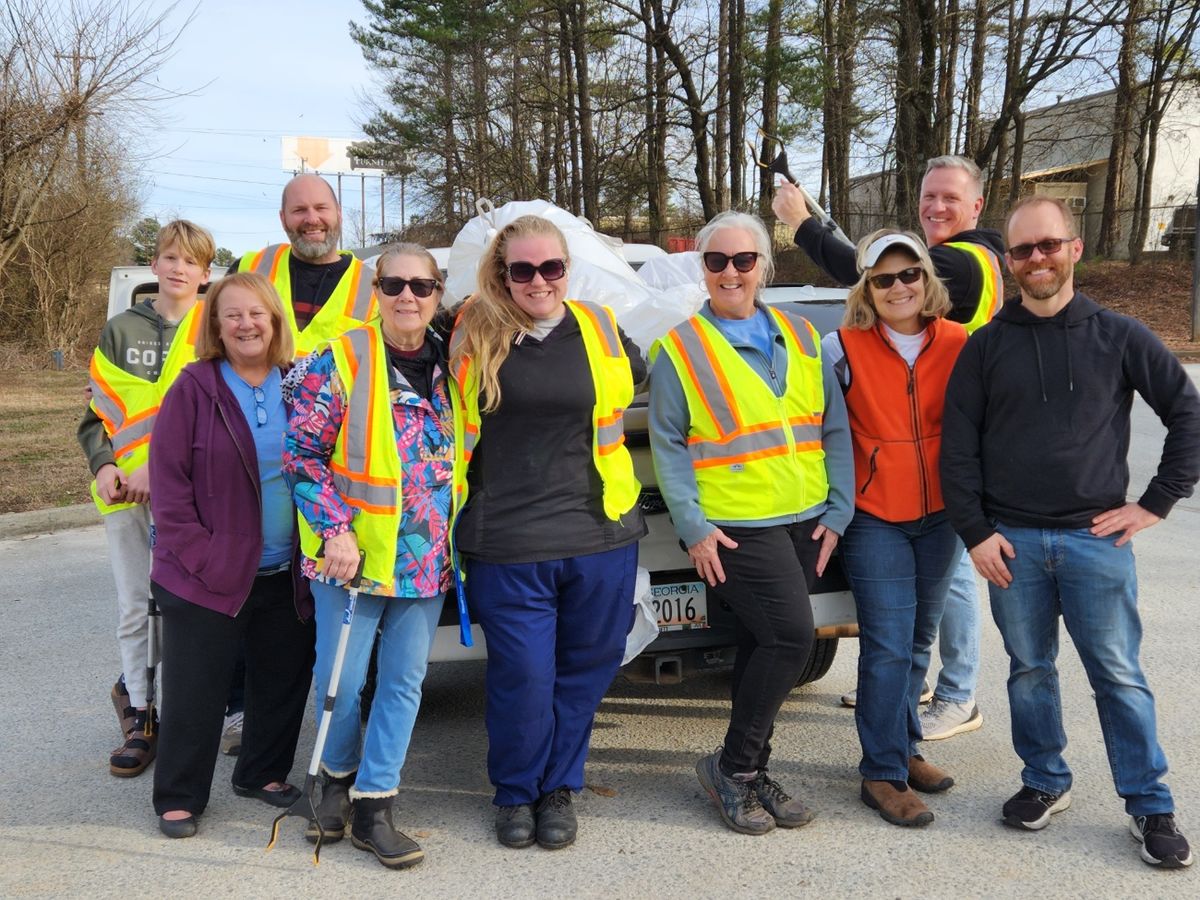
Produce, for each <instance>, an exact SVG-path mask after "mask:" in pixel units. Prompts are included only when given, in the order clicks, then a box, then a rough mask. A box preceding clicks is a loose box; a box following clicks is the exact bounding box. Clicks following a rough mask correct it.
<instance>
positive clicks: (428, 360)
mask: <svg viewBox="0 0 1200 900" xmlns="http://www.w3.org/2000/svg"><path fill="white" fill-rule="evenodd" d="M376 272H377V276H376V280H375V285H376V295H377V297H378V299H379V311H380V319H377V320H374V321H372V322H368V323H367V324H366V325H364V326H362V327H361V328H357V329H354V330H352V331H349V332H347V333H346V334H345V335H343V336H342V337H340V338H338V339H337V340H335V341H333V342H332V343H331V344H330V345H329V348H328V349H326V350H325V351H324V352H322V353H321V355H320V356H318V357H316V359H314V360H312V361H311V363H310V365H309V367H308V371H307V373H306V374H305V375H304V377H303V379H302V380H301V381H300V383H299V386H298V387H297V388H296V390H295V393H294V402H295V412H294V413H293V416H292V420H291V425H290V429H289V433H288V435H287V440H286V445H285V447H284V454H283V470H284V473H285V474H286V475H287V477H288V479H289V481H290V482H291V484H292V487H293V494H294V497H295V501H296V506H297V508H298V509H299V511H300V517H301V549H302V551H303V555H304V559H303V562H302V570H303V572H304V574H305V575H306V576H307V577H308V578H309V579H311V580H312V587H313V595H314V598H315V601H316V619H317V662H316V671H315V674H316V682H317V696H318V697H321V696H324V695H325V693H326V690H327V688H328V685H329V680H330V677H331V674H332V666H333V657H334V654H335V651H336V647H337V640H338V633H339V631H340V629H341V623H342V614H343V609H344V607H345V603H346V596H347V592H346V588H345V586H344V585H345V584H346V582H348V581H349V580H350V579H352V578H353V577H354V576H355V574H356V572H357V570H358V568H359V565H360V563H359V551H360V550H362V551H363V552H364V553H365V560H364V563H363V574H362V581H361V593H360V594H359V597H358V604H357V607H356V610H355V613H354V620H353V625H352V628H351V632H350V641H349V644H348V646H347V648H346V659H345V663H344V666H343V668H342V674H341V682H340V685H339V688H338V695H337V702H336V703H335V705H334V709H333V716H332V721H331V724H330V730H329V736H328V739H327V743H326V745H325V752H324V757H323V759H322V763H321V768H322V770H323V774H324V777H325V789H324V791H323V793H322V799H321V803H320V806H319V807H318V809H317V815H318V818H319V819H320V822H321V826H322V828H323V830H324V832H325V839H326V840H327V841H328V840H330V839H331V837H332V839H334V840H336V839H338V838H340V837H342V836H344V833H345V831H346V829H347V825H348V824H349V826H350V827H349V830H350V836H351V840H352V841H353V843H354V846H356V847H358V848H360V849H363V850H370V851H372V852H373V853H374V854H375V856H376V857H377V858H378V859H379V861H380V862H381V863H383V864H384V865H385V866H388V867H389V868H404V867H407V866H411V865H414V864H416V863H417V862H420V860H421V859H422V858H423V857H424V853H423V851H422V850H421V848H420V847H419V846H418V845H417V844H416V842H415V841H413V840H411V839H410V838H408V837H406V836H405V835H403V834H401V833H400V832H398V831H396V830H395V828H394V827H393V825H392V818H391V816H392V801H393V799H394V798H395V796H396V794H397V793H398V791H399V786H400V770H401V768H402V767H403V765H404V758H405V755H406V754H407V752H408V743H409V738H410V736H411V734H412V729H413V723H414V722H415V720H416V717H417V709H418V707H419V706H420V702H421V682H422V681H423V680H424V678H425V668H426V663H427V661H428V658H429V649H430V647H431V645H432V643H433V636H434V632H435V631H436V629H437V623H438V618H439V616H440V613H441V609H442V600H443V597H444V593H445V591H446V589H447V588H448V587H449V583H450V569H449V564H448V556H447V522H448V518H449V512H450V493H451V473H452V469H453V458H454V450H453V438H454V427H453V417H452V415H451V408H450V399H449V394H448V392H447V388H446V378H445V372H446V363H445V351H444V348H443V345H442V341H441V339H440V338H438V337H437V336H436V335H435V334H434V333H433V332H432V331H431V330H430V329H429V327H428V326H429V322H430V320H431V319H432V318H433V314H434V311H435V310H436V309H437V305H438V301H439V299H440V297H441V291H442V282H441V274H440V272H439V270H438V267H437V264H436V263H435V262H434V259H433V257H432V256H431V255H430V254H429V253H428V252H427V251H425V250H424V249H423V248H421V247H419V246H417V245H415V244H399V245H396V246H394V247H391V248H389V249H388V250H386V251H385V252H384V253H383V255H382V256H381V257H380V259H379V263H378V265H377V266H376ZM377 629H378V630H379V632H380V638H379V653H378V676H377V678H378V680H377V686H376V691H375V698H374V701H373V703H372V705H371V712H370V716H369V718H368V719H367V724H366V731H365V734H362V735H360V728H361V726H360V724H359V722H360V720H359V691H360V690H361V689H362V686H363V682H364V680H365V678H366V672H367V666H368V663H369V661H370V657H371V648H372V644H373V641H374V638H375V632H376V630H377ZM360 736H361V738H362V749H361V752H360V750H359V740H360ZM352 803H353V817H352V818H353V822H352V823H351V822H350V820H351V804H352ZM316 837H317V829H316V827H315V825H314V826H312V827H310V829H309V839H310V840H314V841H315V840H316Z"/></svg>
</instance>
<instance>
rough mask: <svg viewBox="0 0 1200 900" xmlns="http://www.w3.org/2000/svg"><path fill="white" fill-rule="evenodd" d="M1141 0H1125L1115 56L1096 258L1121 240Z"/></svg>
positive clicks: (1109, 252) (1110, 250) (1109, 251)
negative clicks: (1109, 128)
mask: <svg viewBox="0 0 1200 900" xmlns="http://www.w3.org/2000/svg"><path fill="white" fill-rule="evenodd" d="M1144 5H1145V4H1144V0H1128V6H1127V8H1126V10H1125V22H1124V23H1123V25H1122V27H1121V50H1120V52H1119V53H1118V54H1117V92H1116V95H1115V97H1114V98H1113V118H1112V143H1111V145H1110V147H1109V151H1108V172H1107V174H1106V176H1105V179H1104V209H1103V211H1102V212H1101V215H1100V237H1099V239H1098V240H1097V242H1096V248H1095V249H1096V254H1097V255H1098V256H1104V257H1107V256H1111V255H1112V252H1113V249H1114V248H1115V247H1116V244H1117V241H1118V239H1119V238H1120V227H1119V224H1118V223H1119V221H1120V220H1119V218H1118V216H1119V210H1120V208H1121V206H1122V205H1123V203H1122V201H1123V200H1124V199H1125V193H1126V191H1125V174H1126V170H1127V169H1128V168H1129V152H1130V146H1129V144H1130V138H1131V137H1132V136H1133V104H1134V94H1135V91H1136V81H1137V71H1136V68H1135V66H1134V53H1135V44H1136V43H1137V40H1138V25H1139V23H1140V21H1141V18H1142V13H1143V7H1144Z"/></svg>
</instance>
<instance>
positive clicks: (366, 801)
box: [350, 795, 425, 869]
mask: <svg viewBox="0 0 1200 900" xmlns="http://www.w3.org/2000/svg"><path fill="white" fill-rule="evenodd" d="M395 799H396V797H395V795H392V796H389V797H359V798H358V799H357V800H355V801H354V821H353V824H351V826H350V843H352V844H353V845H354V846H355V847H357V848H358V849H359V850H369V851H371V852H372V853H374V854H375V858H376V859H377V860H379V861H380V862H381V863H383V865H385V866H387V867H388V868H389V869H407V868H408V867H409V866H415V865H416V864H417V863H419V862H420V861H421V860H423V859H424V858H425V851H424V850H422V849H421V845H420V844H418V843H417V842H416V841H414V840H413V839H412V838H410V837H409V836H408V835H406V834H404V833H403V832H401V831H397V830H396V826H395V825H393V824H392V801H393V800H395Z"/></svg>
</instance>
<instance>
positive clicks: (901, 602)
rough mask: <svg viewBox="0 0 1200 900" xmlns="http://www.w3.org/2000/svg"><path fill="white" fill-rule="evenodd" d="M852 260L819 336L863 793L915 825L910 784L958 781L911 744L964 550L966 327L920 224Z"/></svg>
mask: <svg viewBox="0 0 1200 900" xmlns="http://www.w3.org/2000/svg"><path fill="white" fill-rule="evenodd" d="M858 265H859V270H860V272H861V275H860V277H859V279H858V282H857V283H856V284H855V285H854V286H853V287H852V288H851V289H850V294H849V297H848V298H847V301H846V316H845V320H844V322H843V325H842V327H841V328H839V329H838V330H837V331H836V332H834V333H832V334H830V335H827V336H826V337H825V339H824V341H823V344H822V346H823V349H824V352H825V355H826V356H827V357H828V358H829V359H830V361H831V363H832V364H833V368H834V371H835V372H836V373H837V378H838V382H839V383H840V384H841V386H842V390H843V391H844V392H845V395H846V408H847V410H848V411H849V414H850V431H851V434H852V436H853V440H854V470H855V491H854V498H855V507H856V510H855V514H854V520H853V521H852V522H851V523H850V528H849V529H848V530H847V531H846V534H845V537H844V538H843V540H842V561H843V563H844V565H845V568H846V574H847V576H848V577H849V580H850V586H851V588H852V590H853V591H854V600H855V605H856V607H857V610H858V628H859V657H858V703H857V706H856V707H855V711H854V719H855V724H856V725H857V726H858V736H859V742H860V743H861V744H862V760H861V762H860V763H859V772H860V773H861V775H862V777H863V781H862V785H861V791H860V796H861V798H862V801H863V803H865V804H866V805H867V806H868V807H870V808H871V809H874V810H877V811H878V812H879V815H880V816H881V817H882V818H883V819H884V820H885V821H887V822H890V823H891V824H893V825H909V826H920V825H928V824H929V823H930V822H932V821H933V813H932V812H930V810H929V808H928V807H927V806H926V805H925V803H924V802H923V801H922V800H921V799H920V798H919V797H918V796H917V795H916V793H915V792H914V790H913V789H914V788H915V789H916V791H920V792H923V793H935V792H940V791H944V790H947V789H948V788H949V787H951V786H952V785H953V784H954V779H953V778H951V777H950V776H949V775H948V774H947V773H946V772H944V771H943V770H941V769H939V768H938V767H937V766H934V765H932V764H931V763H929V762H927V761H926V760H925V758H924V757H923V756H921V754H920V753H919V752H918V749H917V742H918V741H920V740H921V726H920V721H919V719H918V717H917V704H918V701H919V696H920V693H921V690H922V685H923V684H924V680H925V673H926V671H927V670H928V668H929V654H930V648H931V647H932V645H933V641H934V638H935V636H936V635H937V630H938V625H939V623H940V621H941V618H942V611H943V609H944V608H945V604H946V593H947V591H948V590H949V586H950V578H951V576H952V575H953V573H954V568H955V565H956V563H957V561H958V558H959V556H960V555H961V553H962V544H961V542H960V541H959V540H958V538H957V536H956V535H955V533H954V530H953V528H951V526H950V522H949V519H948V518H947V516H946V511H945V504H944V502H943V501H942V490H941V482H940V479H939V477H938V459H939V453H940V448H941V431H942V409H943V407H944V405H945V397H946V384H947V382H948V381H949V378H950V371H951V369H952V368H953V367H954V362H955V360H956V359H957V358H958V354H959V351H960V350H961V349H962V347H963V344H964V343H965V342H966V339H967V333H966V329H964V328H963V326H962V325H959V324H958V323H956V322H950V321H948V320H946V319H944V318H942V317H943V316H945V314H946V313H947V312H948V311H949V310H950V300H949V297H948V295H947V293H946V288H945V287H944V285H943V284H942V282H941V280H940V279H939V278H938V277H937V275H936V274H935V272H934V268H933V263H932V262H931V260H930V258H929V252H928V251H927V250H926V249H925V245H924V244H922V243H921V240H920V239H919V238H918V237H917V236H916V235H914V234H911V233H908V232H901V231H896V230H891V229H882V230H880V231H876V232H875V233H873V234H871V235H868V236H867V237H866V238H864V239H863V240H862V241H861V242H860V243H859V245H858Z"/></svg>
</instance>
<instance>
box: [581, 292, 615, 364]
mask: <svg viewBox="0 0 1200 900" xmlns="http://www.w3.org/2000/svg"><path fill="white" fill-rule="evenodd" d="M575 307H576V309H578V310H579V311H580V312H581V313H583V314H584V315H585V316H587V317H588V319H589V320H590V321H591V323H592V327H593V328H595V329H596V335H597V336H598V337H599V338H600V341H601V343H602V344H603V345H604V346H603V350H604V355H605V356H620V355H621V353H620V340H619V339H618V338H617V333H616V331H615V330H613V327H612V320H611V319H610V318H609V316H610V315H611V313H608V314H606V315H604V316H603V317H601V316H599V315H597V314H596V309H595V308H594V307H593V306H592V305H591V304H590V303H577V304H576V305H575Z"/></svg>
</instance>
